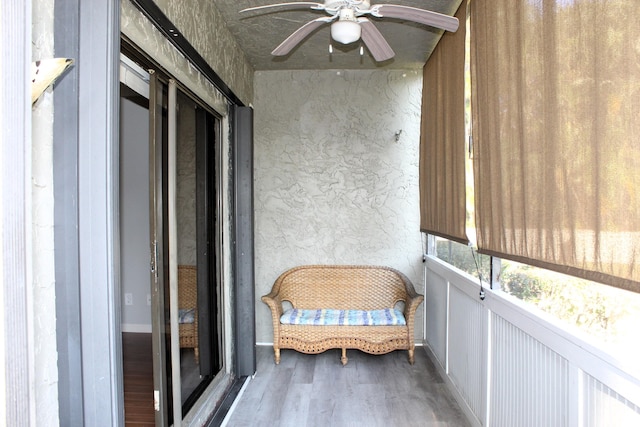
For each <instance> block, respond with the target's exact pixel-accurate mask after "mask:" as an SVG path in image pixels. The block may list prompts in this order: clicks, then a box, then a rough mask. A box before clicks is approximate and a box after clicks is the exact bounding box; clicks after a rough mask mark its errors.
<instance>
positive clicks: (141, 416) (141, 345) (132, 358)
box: [122, 333, 155, 427]
mask: <svg viewBox="0 0 640 427" xmlns="http://www.w3.org/2000/svg"><path fill="white" fill-rule="evenodd" d="M122 370H123V374H124V418H125V425H127V426H131V427H142V426H154V425H155V412H154V410H153V359H152V349H151V334H136V333H123V334H122Z"/></svg>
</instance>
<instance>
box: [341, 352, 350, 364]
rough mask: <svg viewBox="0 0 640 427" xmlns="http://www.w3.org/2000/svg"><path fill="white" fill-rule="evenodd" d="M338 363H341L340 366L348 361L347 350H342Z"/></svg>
mask: <svg viewBox="0 0 640 427" xmlns="http://www.w3.org/2000/svg"><path fill="white" fill-rule="evenodd" d="M340 361H341V362H342V366H344V365H346V364H347V362H348V361H349V359H348V358H347V349H346V348H343V349H342V357H341V358H340Z"/></svg>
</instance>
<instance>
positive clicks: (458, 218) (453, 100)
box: [420, 0, 468, 243]
mask: <svg viewBox="0 0 640 427" xmlns="http://www.w3.org/2000/svg"><path fill="white" fill-rule="evenodd" d="M466 11H467V2H466V0H465V1H463V2H462V4H461V5H460V8H459V9H458V12H457V13H456V17H457V18H458V20H459V21H460V26H459V28H458V31H456V32H455V33H450V32H445V33H444V34H443V36H442V38H441V39H440V42H439V43H438V45H437V46H436V48H435V50H434V51H433V53H432V54H431V56H430V57H429V60H428V61H427V63H426V64H425V66H424V69H423V73H424V74H423V89H422V123H421V136H420V228H421V230H422V231H423V232H425V233H430V234H435V235H437V236H441V237H445V238H447V239H451V240H455V241H458V242H461V243H467V242H468V239H467V235H466V231H465V227H466V215H467V214H466V194H465V169H464V163H465V155H466V153H465V120H464V110H465V105H464V103H465V99H464V60H465V35H466V30H465V27H466Z"/></svg>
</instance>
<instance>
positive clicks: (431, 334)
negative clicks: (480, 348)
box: [424, 270, 448, 368]
mask: <svg viewBox="0 0 640 427" xmlns="http://www.w3.org/2000/svg"><path fill="white" fill-rule="evenodd" d="M447 288H448V284H447V281H446V279H445V278H443V277H442V276H440V275H438V274H437V273H435V272H434V271H433V270H430V271H429V272H428V277H427V285H426V288H425V291H424V292H425V302H424V304H425V309H426V329H425V331H426V334H425V335H426V339H427V344H428V345H429V347H431V350H432V351H433V353H434V354H435V356H436V357H437V358H438V361H439V362H440V364H441V366H442V367H443V368H446V349H447V305H448V301H447V299H448V289H447Z"/></svg>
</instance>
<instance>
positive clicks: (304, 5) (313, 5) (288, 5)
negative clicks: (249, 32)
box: [239, 1, 324, 13]
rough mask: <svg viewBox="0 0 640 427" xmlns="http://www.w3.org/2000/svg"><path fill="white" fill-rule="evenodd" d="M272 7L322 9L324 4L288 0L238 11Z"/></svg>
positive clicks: (252, 10) (253, 10)
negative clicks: (288, 0)
mask: <svg viewBox="0 0 640 427" xmlns="http://www.w3.org/2000/svg"><path fill="white" fill-rule="evenodd" d="M272 8H279V9H307V8H311V9H314V10H324V5H323V4H322V3H315V2H310V1H296V2H290V3H277V4H267V5H265V6H256V7H248V8H246V9H242V10H241V11H240V12H239V13H243V12H255V11H262V10H266V9H272Z"/></svg>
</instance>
